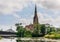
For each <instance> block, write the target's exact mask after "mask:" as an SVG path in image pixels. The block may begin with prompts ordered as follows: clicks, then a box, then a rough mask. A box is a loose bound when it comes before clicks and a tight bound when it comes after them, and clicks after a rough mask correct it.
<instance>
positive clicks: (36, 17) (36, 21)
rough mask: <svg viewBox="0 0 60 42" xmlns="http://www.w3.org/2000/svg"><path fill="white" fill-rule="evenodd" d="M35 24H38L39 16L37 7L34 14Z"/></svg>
mask: <svg viewBox="0 0 60 42" xmlns="http://www.w3.org/2000/svg"><path fill="white" fill-rule="evenodd" d="M33 24H34V25H35V24H38V16H37V7H36V5H35V12H34V18H33Z"/></svg>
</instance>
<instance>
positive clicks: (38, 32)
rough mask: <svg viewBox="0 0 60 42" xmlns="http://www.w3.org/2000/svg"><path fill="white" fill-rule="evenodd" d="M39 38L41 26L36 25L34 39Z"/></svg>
mask: <svg viewBox="0 0 60 42" xmlns="http://www.w3.org/2000/svg"><path fill="white" fill-rule="evenodd" d="M39 36H40V24H35V26H34V30H33V33H32V37H39Z"/></svg>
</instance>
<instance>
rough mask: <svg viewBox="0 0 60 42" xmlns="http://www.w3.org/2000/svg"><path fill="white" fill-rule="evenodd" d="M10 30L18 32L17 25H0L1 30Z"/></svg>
mask: <svg viewBox="0 0 60 42" xmlns="http://www.w3.org/2000/svg"><path fill="white" fill-rule="evenodd" d="M8 29H13V30H14V31H16V27H15V25H0V30H3V31H6V30H8Z"/></svg>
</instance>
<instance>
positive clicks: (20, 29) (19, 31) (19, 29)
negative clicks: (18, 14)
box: [15, 23, 25, 37]
mask: <svg viewBox="0 0 60 42" xmlns="http://www.w3.org/2000/svg"><path fill="white" fill-rule="evenodd" d="M15 26H16V27H17V29H16V30H17V35H18V36H19V37H24V32H25V29H24V28H23V26H21V23H17V24H15Z"/></svg>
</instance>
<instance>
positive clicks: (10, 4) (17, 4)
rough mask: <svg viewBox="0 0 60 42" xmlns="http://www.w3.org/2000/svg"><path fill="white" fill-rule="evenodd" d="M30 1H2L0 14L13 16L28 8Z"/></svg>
mask: <svg viewBox="0 0 60 42" xmlns="http://www.w3.org/2000/svg"><path fill="white" fill-rule="evenodd" d="M28 3H29V1H28V0H0V13H2V14H12V13H14V12H15V11H21V10H22V9H23V8H25V7H28Z"/></svg>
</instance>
